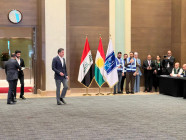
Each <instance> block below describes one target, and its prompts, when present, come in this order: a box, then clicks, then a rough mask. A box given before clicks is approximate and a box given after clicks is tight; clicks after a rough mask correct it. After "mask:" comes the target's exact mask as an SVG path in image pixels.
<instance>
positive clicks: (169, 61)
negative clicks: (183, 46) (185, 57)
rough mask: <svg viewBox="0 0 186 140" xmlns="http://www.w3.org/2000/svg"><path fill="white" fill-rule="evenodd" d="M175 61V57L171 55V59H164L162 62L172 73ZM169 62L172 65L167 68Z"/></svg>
mask: <svg viewBox="0 0 186 140" xmlns="http://www.w3.org/2000/svg"><path fill="white" fill-rule="evenodd" d="M174 62H175V58H174V57H173V56H171V57H170V59H164V60H163V62H162V64H163V67H164V68H165V69H167V71H168V72H169V73H171V72H172V69H173V68H174ZM168 63H169V65H170V67H169V68H167V64H168Z"/></svg>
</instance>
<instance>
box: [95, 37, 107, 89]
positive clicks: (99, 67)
mask: <svg viewBox="0 0 186 140" xmlns="http://www.w3.org/2000/svg"><path fill="white" fill-rule="evenodd" d="M104 64H105V53H104V50H103V45H102V41H101V38H100V40H99V46H98V50H97V54H96V59H95V80H96V83H97V84H98V86H99V87H101V86H102V85H103V84H104V83H105V80H104V79H103V74H104Z"/></svg>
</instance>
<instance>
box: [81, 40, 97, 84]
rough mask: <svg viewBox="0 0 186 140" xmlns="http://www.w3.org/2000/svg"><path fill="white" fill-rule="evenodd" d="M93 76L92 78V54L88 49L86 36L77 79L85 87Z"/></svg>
mask: <svg viewBox="0 0 186 140" xmlns="http://www.w3.org/2000/svg"><path fill="white" fill-rule="evenodd" d="M93 78H94V70H93V60H92V54H91V51H90V46H89V43H88V38H86V42H85V47H84V50H83V54H82V57H81V63H80V67H79V75H78V81H79V82H80V83H82V84H83V85H84V86H85V87H90V85H91V83H92V80H93Z"/></svg>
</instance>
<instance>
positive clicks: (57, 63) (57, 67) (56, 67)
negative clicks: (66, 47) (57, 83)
mask: <svg viewBox="0 0 186 140" xmlns="http://www.w3.org/2000/svg"><path fill="white" fill-rule="evenodd" d="M52 70H53V71H54V72H55V74H54V79H56V80H62V79H63V78H66V76H68V74H67V69H66V63H65V59H64V58H63V67H62V64H61V60H60V59H59V57H58V56H56V57H54V58H53V61H52ZM60 72H62V73H63V74H64V76H61V75H60V74H59V73H60Z"/></svg>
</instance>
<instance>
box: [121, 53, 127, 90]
mask: <svg viewBox="0 0 186 140" xmlns="http://www.w3.org/2000/svg"><path fill="white" fill-rule="evenodd" d="M127 58H128V54H124V59H123V64H124V66H125V64H126V63H127ZM125 79H126V67H125V68H124V76H122V79H121V92H122V93H123V86H124V83H125Z"/></svg>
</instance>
